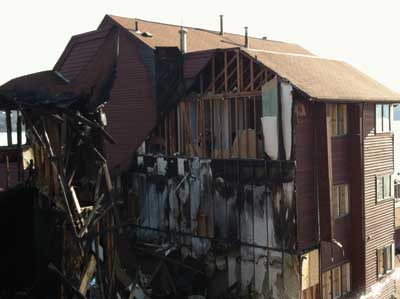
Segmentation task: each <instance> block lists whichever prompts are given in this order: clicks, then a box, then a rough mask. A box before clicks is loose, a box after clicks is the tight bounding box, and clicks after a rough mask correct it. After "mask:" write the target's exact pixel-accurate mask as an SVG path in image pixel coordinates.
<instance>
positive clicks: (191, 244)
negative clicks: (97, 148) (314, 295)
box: [126, 156, 300, 298]
mask: <svg viewBox="0 0 400 299" xmlns="http://www.w3.org/2000/svg"><path fill="white" fill-rule="evenodd" d="M293 175H294V163H293V162H290V161H265V160H202V159H199V158H192V159H184V158H175V157H173V158H167V157H165V156H158V157H155V156H138V157H137V163H136V165H135V166H134V169H133V170H132V171H131V172H130V174H128V176H127V184H128V189H129V191H130V192H131V193H132V192H135V193H134V196H130V197H129V200H133V201H135V203H134V204H133V205H132V203H129V206H130V207H131V208H130V209H129V212H128V215H126V216H127V217H128V218H131V219H132V218H133V219H134V221H133V222H134V223H135V227H136V237H137V240H140V241H141V242H147V243H153V244H154V243H155V244H159V245H162V246H163V247H168V246H169V247H174V250H177V251H179V253H180V255H179V260H180V262H183V263H185V260H186V259H189V258H190V259H196V260H198V261H201V262H202V263H201V264H202V266H201V268H202V269H204V272H205V273H206V278H207V280H208V282H207V286H206V287H205V288H204V290H203V291H202V292H203V294H205V293H206V292H207V294H208V295H209V296H219V295H220V294H221V293H222V292H224V291H225V290H228V289H229V288H233V287H235V286H236V287H237V288H238V289H240V293H241V294H251V293H254V294H262V295H264V296H265V298H298V297H299V290H300V275H299V273H300V266H299V259H298V257H297V256H296V255H295V254H294V252H295V251H294V250H295V244H296V234H295V231H296V219H295V215H296V213H295V209H294V188H293V187H294V183H293ZM269 296H270V297H269Z"/></svg>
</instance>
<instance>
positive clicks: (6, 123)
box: [0, 110, 26, 146]
mask: <svg viewBox="0 0 400 299" xmlns="http://www.w3.org/2000/svg"><path fill="white" fill-rule="evenodd" d="M18 120H20V124H21V144H25V143H26V135H25V125H24V123H23V121H22V116H21V114H20V113H19V112H18V111H17V110H6V111H0V146H15V145H17V144H18V133H17V132H18Z"/></svg>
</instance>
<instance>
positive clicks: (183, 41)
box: [179, 27, 188, 53]
mask: <svg viewBox="0 0 400 299" xmlns="http://www.w3.org/2000/svg"><path fill="white" fill-rule="evenodd" d="M187 32H188V31H187V29H185V28H183V27H181V30H179V33H180V35H181V52H182V53H186V52H187V41H186V38H187V37H186V36H187Z"/></svg>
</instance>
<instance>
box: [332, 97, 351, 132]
mask: <svg viewBox="0 0 400 299" xmlns="http://www.w3.org/2000/svg"><path fill="white" fill-rule="evenodd" d="M340 107H345V109H344V111H345V113H344V114H345V115H342V118H343V132H340V122H339V114H340V111H342V110H341V109H340ZM329 111H333V113H334V114H335V116H334V118H332V117H331V114H330V113H329ZM347 115H348V113H347V105H346V104H329V108H328V116H329V117H330V122H331V134H332V137H339V136H346V135H347V134H348V116H347Z"/></svg>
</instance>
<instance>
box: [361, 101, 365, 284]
mask: <svg viewBox="0 0 400 299" xmlns="http://www.w3.org/2000/svg"><path fill="white" fill-rule="evenodd" d="M364 108H365V103H362V109H361V119H360V122H361V124H360V164H361V165H360V170H361V175H362V178H361V184H360V185H361V221H362V223H361V236H362V237H361V238H362V241H363V243H364V252H363V254H364V263H363V267H364V268H365V252H366V243H365V223H363V219H365V202H364V200H365V190H364ZM362 272H363V273H364V275H365V269H364V271H362ZM363 283H365V276H364V279H363ZM364 287H365V286H364Z"/></svg>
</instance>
